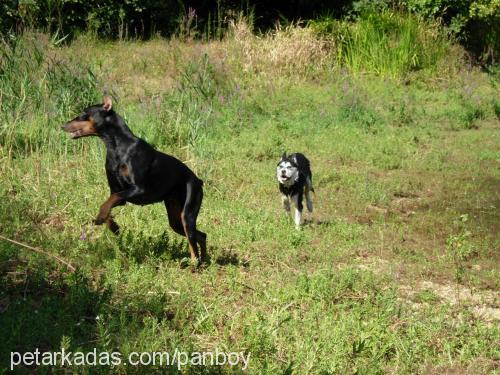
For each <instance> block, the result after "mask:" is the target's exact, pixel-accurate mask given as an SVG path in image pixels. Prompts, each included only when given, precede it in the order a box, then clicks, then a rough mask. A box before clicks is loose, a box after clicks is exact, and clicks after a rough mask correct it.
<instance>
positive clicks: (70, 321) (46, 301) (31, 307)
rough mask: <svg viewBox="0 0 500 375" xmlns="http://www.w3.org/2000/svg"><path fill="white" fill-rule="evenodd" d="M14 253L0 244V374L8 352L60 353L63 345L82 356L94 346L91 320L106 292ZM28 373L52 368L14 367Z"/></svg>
mask: <svg viewBox="0 0 500 375" xmlns="http://www.w3.org/2000/svg"><path fill="white" fill-rule="evenodd" d="M9 247H10V248H9ZM17 251H18V249H13V248H12V247H11V246H10V245H8V244H7V245H6V244H0V271H1V272H0V275H1V276H0V337H2V340H1V341H0V373H3V371H7V369H10V361H11V354H10V353H11V352H19V353H21V354H22V353H25V352H34V351H35V350H36V349H38V351H39V352H40V353H43V352H46V351H51V352H53V351H59V350H60V348H61V343H63V342H64V343H65V345H68V346H69V348H70V349H69V350H81V351H85V352H86V351H90V350H92V349H93V348H94V347H96V346H98V343H96V342H95V339H96V337H97V332H96V329H97V324H96V317H97V316H98V315H99V313H100V311H101V309H102V308H103V306H104V305H105V304H106V303H107V302H108V301H109V298H110V294H111V293H110V292H109V291H108V290H105V289H102V290H100V289H99V288H91V287H90V282H89V280H87V279H86V278H85V277H84V276H83V275H81V274H80V273H78V272H76V273H72V274H67V273H64V272H61V271H58V270H56V269H54V268H51V267H50V266H48V265H46V264H44V263H43V262H42V261H40V262H39V261H38V260H36V261H30V262H29V263H27V262H26V261H22V260H20V259H19V258H18V257H17V256H16V254H17V253H16V252H17ZM96 289H97V291H96ZM33 371H35V372H37V373H50V372H51V368H50V367H47V366H39V367H37V368H36V369H35V367H29V368H28V367H19V368H17V369H16V373H33Z"/></svg>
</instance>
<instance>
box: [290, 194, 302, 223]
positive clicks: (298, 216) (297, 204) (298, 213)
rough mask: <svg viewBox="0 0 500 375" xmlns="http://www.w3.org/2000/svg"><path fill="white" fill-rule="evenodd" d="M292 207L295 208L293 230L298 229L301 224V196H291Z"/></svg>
mask: <svg viewBox="0 0 500 375" xmlns="http://www.w3.org/2000/svg"><path fill="white" fill-rule="evenodd" d="M292 201H293V205H294V206H295V228H296V229H300V224H301V223H302V208H303V207H302V194H295V195H292Z"/></svg>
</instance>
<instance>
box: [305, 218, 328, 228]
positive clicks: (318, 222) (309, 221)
mask: <svg viewBox="0 0 500 375" xmlns="http://www.w3.org/2000/svg"><path fill="white" fill-rule="evenodd" d="M333 223H334V222H333V221H332V220H325V219H314V218H306V219H304V223H303V224H304V225H305V226H311V227H315V226H325V227H328V226H330V225H332V224H333Z"/></svg>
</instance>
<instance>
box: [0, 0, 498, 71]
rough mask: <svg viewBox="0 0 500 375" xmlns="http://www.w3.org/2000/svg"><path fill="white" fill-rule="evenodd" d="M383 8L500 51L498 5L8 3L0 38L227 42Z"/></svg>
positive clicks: (440, 1)
mask: <svg viewBox="0 0 500 375" xmlns="http://www.w3.org/2000/svg"><path fill="white" fill-rule="evenodd" d="M383 9H385V10H388V9H392V10H394V9H397V10H399V11H407V12H411V13H412V14H414V15H416V16H417V17H422V18H424V19H427V20H429V21H430V20H436V21H437V22H439V23H441V24H443V25H445V26H446V28H447V30H448V32H449V33H450V34H451V35H454V36H455V37H457V38H458V40H460V41H461V42H462V44H463V45H465V46H466V47H467V49H468V50H469V51H470V52H472V54H473V56H474V58H476V59H479V60H480V61H482V62H487V63H492V62H494V60H495V57H496V55H497V54H498V51H499V48H500V26H499V25H500V1H499V0H474V1H470V0H377V1H367V0H361V1H352V0H335V1H331V0H308V1H303V0H290V1H279V0H274V1H273V0H270V1H263V0H246V1H243V0H217V1H210V0H192V1H178V0H148V1H143V0H127V1H121V0H5V1H4V2H3V3H2V4H1V5H0V33H2V32H3V33H9V32H10V33H12V32H15V31H20V30H23V29H25V28H37V29H43V30H45V31H47V32H49V33H59V36H63V35H64V36H68V35H69V36H71V37H73V36H75V35H77V34H80V33H82V32H90V33H93V34H95V35H99V36H100V37H108V38H109V37H112V38H128V37H135V38H148V37H150V36H153V35H156V34H160V35H163V36H171V35H174V34H176V33H177V32H179V31H181V32H182V31H183V29H185V28H186V26H187V27H188V28H196V29H197V30H198V31H200V33H199V36H204V37H208V38H211V37H221V35H222V32H221V30H223V29H227V28H228V27H229V24H230V22H231V20H233V19H234V18H235V16H236V15H238V14H241V13H243V14H245V15H247V16H251V18H252V23H253V25H255V26H256V28H258V29H260V30H264V31H265V30H268V29H269V28H272V27H274V25H275V24H276V22H280V23H283V22H297V21H300V20H302V21H304V20H306V21H307V20H311V19H318V17H323V18H324V19H330V20H334V19H339V18H344V17H351V18H356V17H358V16H360V15H363V14H365V13H367V12H373V11H380V10H383Z"/></svg>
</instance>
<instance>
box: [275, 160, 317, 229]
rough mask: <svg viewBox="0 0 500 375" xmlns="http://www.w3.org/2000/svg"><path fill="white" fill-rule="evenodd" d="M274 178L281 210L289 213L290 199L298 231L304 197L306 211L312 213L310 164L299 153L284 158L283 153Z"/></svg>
mask: <svg viewBox="0 0 500 375" xmlns="http://www.w3.org/2000/svg"><path fill="white" fill-rule="evenodd" d="M276 178H277V179H278V182H279V188H280V192H281V195H282V196H281V199H282V203H283V208H284V209H285V210H286V211H290V199H292V201H293V204H294V206H295V227H296V228H297V229H299V227H300V224H301V222H302V208H303V205H302V199H303V197H304V194H305V195H306V204H307V210H308V211H309V212H312V210H313V205H312V200H311V195H310V193H311V191H312V192H314V189H313V186H312V173H311V164H310V163H309V160H307V158H306V157H305V156H304V155H303V154H300V153H295V154H291V155H289V156H286V154H285V153H284V154H283V156H282V157H281V160H280V161H279V163H278V166H277V167H276Z"/></svg>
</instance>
